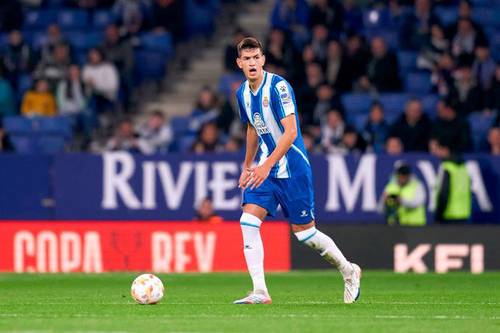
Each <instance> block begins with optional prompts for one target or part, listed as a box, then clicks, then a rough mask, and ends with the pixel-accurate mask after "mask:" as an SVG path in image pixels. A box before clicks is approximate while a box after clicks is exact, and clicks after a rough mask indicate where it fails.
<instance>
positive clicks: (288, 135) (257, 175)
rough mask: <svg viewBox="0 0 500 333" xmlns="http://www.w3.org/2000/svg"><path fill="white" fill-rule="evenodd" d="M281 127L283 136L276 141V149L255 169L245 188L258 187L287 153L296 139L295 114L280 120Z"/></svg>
mask: <svg viewBox="0 0 500 333" xmlns="http://www.w3.org/2000/svg"><path fill="white" fill-rule="evenodd" d="M281 125H283V129H284V132H283V135H282V136H281V138H280V139H279V140H278V143H277V145H276V148H274V150H273V152H272V154H271V155H269V157H268V158H267V160H266V161H265V162H264V163H263V164H262V165H261V166H259V167H257V168H255V169H254V171H253V174H252V178H251V179H250V182H249V184H247V186H250V185H251V186H252V188H255V187H259V186H260V185H261V184H262V183H263V182H264V180H266V178H267V177H268V176H269V172H270V171H271V169H272V168H273V166H274V165H275V164H276V163H278V161H279V160H281V158H283V156H285V154H286V153H287V151H288V150H289V149H290V147H291V146H292V144H293V142H294V141H295V139H296V138H297V122H296V121H295V114H290V115H288V116H286V117H285V118H283V119H281Z"/></svg>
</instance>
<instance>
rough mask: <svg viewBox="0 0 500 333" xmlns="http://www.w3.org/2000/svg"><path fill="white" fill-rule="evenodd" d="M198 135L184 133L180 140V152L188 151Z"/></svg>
mask: <svg viewBox="0 0 500 333" xmlns="http://www.w3.org/2000/svg"><path fill="white" fill-rule="evenodd" d="M196 138H197V136H196V135H184V136H182V137H181V138H180V139H179V140H178V149H179V152H188V151H189V150H190V149H191V147H192V146H193V144H194V142H195V141H196Z"/></svg>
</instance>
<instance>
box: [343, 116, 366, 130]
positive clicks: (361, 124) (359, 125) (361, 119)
mask: <svg viewBox="0 0 500 333" xmlns="http://www.w3.org/2000/svg"><path fill="white" fill-rule="evenodd" d="M367 120H368V114H367V113H365V114H359V113H358V114H354V115H352V116H348V121H349V123H350V124H351V125H353V126H354V127H355V128H356V130H357V131H358V132H360V133H361V132H362V131H363V129H364V128H365V125H366V121H367Z"/></svg>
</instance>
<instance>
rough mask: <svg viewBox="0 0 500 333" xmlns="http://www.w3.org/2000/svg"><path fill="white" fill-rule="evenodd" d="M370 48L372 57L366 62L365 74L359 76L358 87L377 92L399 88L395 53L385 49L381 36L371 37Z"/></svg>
mask: <svg viewBox="0 0 500 333" xmlns="http://www.w3.org/2000/svg"><path fill="white" fill-rule="evenodd" d="M371 50H372V59H371V60H370V62H369V63H368V69H367V75H366V76H363V77H361V79H360V80H359V87H360V88H361V89H362V90H366V91H371V90H375V91H378V92H385V91H396V90H399V89H400V88H401V82H400V79H399V66H398V59H397V57H396V55H395V54H394V53H393V52H391V51H388V50H387V46H386V44H385V41H384V39H382V38H381V37H375V38H373V40H372V43H371Z"/></svg>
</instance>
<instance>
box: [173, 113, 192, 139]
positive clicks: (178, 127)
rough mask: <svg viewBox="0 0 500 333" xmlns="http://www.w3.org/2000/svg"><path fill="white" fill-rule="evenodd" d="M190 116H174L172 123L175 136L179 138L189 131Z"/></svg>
mask: <svg viewBox="0 0 500 333" xmlns="http://www.w3.org/2000/svg"><path fill="white" fill-rule="evenodd" d="M190 122H191V120H190V119H189V117H172V119H171V120H170V125H171V126H172V129H173V130H174V137H176V138H179V137H181V136H183V135H184V134H186V133H188V132H189V123H190Z"/></svg>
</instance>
